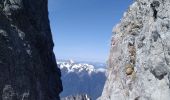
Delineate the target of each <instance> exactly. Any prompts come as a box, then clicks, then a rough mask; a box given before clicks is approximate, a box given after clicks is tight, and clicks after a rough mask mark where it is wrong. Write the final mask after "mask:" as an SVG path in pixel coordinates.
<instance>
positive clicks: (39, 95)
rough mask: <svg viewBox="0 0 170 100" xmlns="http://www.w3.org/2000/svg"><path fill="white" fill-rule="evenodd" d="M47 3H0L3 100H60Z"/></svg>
mask: <svg viewBox="0 0 170 100" xmlns="http://www.w3.org/2000/svg"><path fill="white" fill-rule="evenodd" d="M53 46H54V44H53V41H52V36H51V30H50V26H49V20H48V9H47V0H0V71H1V72H0V100H59V93H60V92H61V91H62V84H61V80H60V76H61V73H60V70H59V69H58V67H57V64H56V60H55V56H54V53H53Z"/></svg>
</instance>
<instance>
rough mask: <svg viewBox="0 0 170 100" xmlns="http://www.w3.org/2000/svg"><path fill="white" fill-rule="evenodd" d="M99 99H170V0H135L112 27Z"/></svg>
mask: <svg viewBox="0 0 170 100" xmlns="http://www.w3.org/2000/svg"><path fill="white" fill-rule="evenodd" d="M108 62H109V64H108V65H109V67H108V71H107V78H108V79H107V81H106V83H105V87H104V90H103V93H102V96H101V97H100V98H99V99H100V100H169V99H170V0H135V2H134V3H133V4H132V5H131V6H130V7H129V9H128V11H127V12H126V13H124V16H123V18H122V20H121V22H120V23H119V24H118V25H116V26H115V27H114V29H113V37H112V42H111V50H110V56H109V61H108Z"/></svg>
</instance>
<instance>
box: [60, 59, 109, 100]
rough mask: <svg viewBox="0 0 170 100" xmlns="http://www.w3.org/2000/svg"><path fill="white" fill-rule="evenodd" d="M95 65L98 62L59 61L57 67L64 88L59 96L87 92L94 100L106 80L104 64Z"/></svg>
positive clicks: (99, 93)
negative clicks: (59, 70)
mask: <svg viewBox="0 0 170 100" xmlns="http://www.w3.org/2000/svg"><path fill="white" fill-rule="evenodd" d="M97 65H99V64H97V63H96V65H92V64H88V63H81V62H74V61H73V60H70V61H59V62H58V67H59V68H60V69H61V72H62V82H63V88H64V90H63V92H62V93H61V97H66V96H70V95H78V94H80V95H81V94H87V95H89V96H90V97H91V98H92V100H96V98H97V97H99V96H100V95H101V93H102V90H103V87H104V83H105V80H106V75H105V71H106V69H105V66H103V67H101V66H97ZM100 65H101V64H100ZM103 65H104V64H103Z"/></svg>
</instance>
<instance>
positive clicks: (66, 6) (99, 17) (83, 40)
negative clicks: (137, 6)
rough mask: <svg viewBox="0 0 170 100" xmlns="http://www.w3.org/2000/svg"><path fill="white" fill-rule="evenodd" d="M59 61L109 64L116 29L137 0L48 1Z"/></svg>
mask: <svg viewBox="0 0 170 100" xmlns="http://www.w3.org/2000/svg"><path fill="white" fill-rule="evenodd" d="M48 1H49V4H48V6H49V18H50V25H51V30H52V34H53V40H54V44H55V47H54V52H55V55H56V58H57V59H74V60H77V61H91V62H106V60H107V58H108V55H109V50H110V40H111V36H112V28H113V26H115V25H116V24H117V23H118V22H119V21H120V19H121V17H122V15H123V13H124V12H125V11H126V10H127V8H128V6H129V5H130V4H131V3H132V2H133V0H48Z"/></svg>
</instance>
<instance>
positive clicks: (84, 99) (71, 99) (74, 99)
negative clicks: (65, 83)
mask: <svg viewBox="0 0 170 100" xmlns="http://www.w3.org/2000/svg"><path fill="white" fill-rule="evenodd" d="M61 100H91V99H90V98H89V97H88V96H87V95H76V96H68V97H65V98H61Z"/></svg>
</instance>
